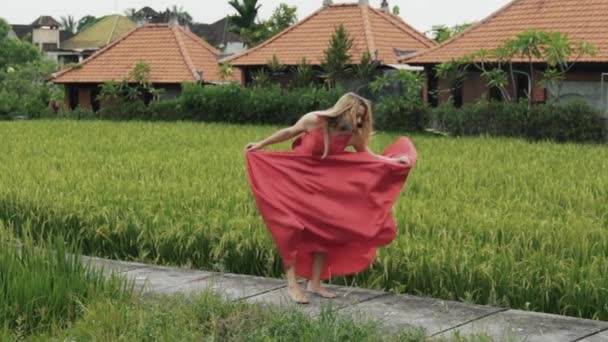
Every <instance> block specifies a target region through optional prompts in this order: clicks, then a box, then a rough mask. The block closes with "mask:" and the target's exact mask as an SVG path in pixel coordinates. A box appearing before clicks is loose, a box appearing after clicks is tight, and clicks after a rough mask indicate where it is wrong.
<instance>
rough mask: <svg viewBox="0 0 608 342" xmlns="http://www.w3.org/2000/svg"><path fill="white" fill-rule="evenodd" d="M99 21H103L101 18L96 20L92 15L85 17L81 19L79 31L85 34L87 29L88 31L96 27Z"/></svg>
mask: <svg viewBox="0 0 608 342" xmlns="http://www.w3.org/2000/svg"><path fill="white" fill-rule="evenodd" d="M99 20H101V19H100V18H96V17H94V16H92V15H87V16H84V17H82V18H80V20H78V26H77V28H76V29H77V31H78V32H79V33H80V32H83V31H85V30H86V29H88V28H89V27H91V26H93V25H95V24H96V23H97V22H98V21H99Z"/></svg>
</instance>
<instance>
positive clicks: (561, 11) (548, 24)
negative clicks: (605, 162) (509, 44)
mask: <svg viewBox="0 0 608 342" xmlns="http://www.w3.org/2000/svg"><path fill="white" fill-rule="evenodd" d="M607 21H608V1H603V0H601V1H579V0H550V1H547V0H514V1H512V2H510V3H509V4H507V5H506V6H504V7H503V8H501V9H499V10H498V11H496V12H495V13H493V14H491V15H490V16H489V17H487V18H486V19H484V20H482V21H481V22H479V23H477V24H476V25H473V26H472V27H470V28H469V29H467V30H466V31H464V32H462V33H461V34H459V35H457V36H455V37H453V38H452V39H450V40H448V41H446V42H444V43H442V44H440V45H438V46H436V47H433V48H432V49H429V50H427V51H423V52H420V53H418V54H416V55H413V56H407V57H405V58H402V59H401V62H402V63H407V64H409V65H417V66H423V67H424V69H425V73H426V75H427V80H428V87H427V88H428V91H429V94H427V95H428V96H427V97H428V99H429V101H430V102H431V103H433V104H438V103H442V102H445V101H447V98H448V97H449V96H452V98H453V99H454V102H455V103H456V104H466V103H471V102H474V101H476V100H479V99H489V98H496V93H495V92H494V94H493V89H491V88H490V87H488V85H487V84H486V83H485V82H484V81H483V80H482V78H481V77H480V72H479V71H478V70H476V69H475V70H473V69H469V70H468V71H467V74H466V77H465V79H464V81H463V83H462V84H461V86H460V87H457V88H456V89H452V90H450V88H451V87H450V84H449V82H448V81H447V80H444V79H438V78H437V76H436V73H435V70H434V69H435V67H436V66H437V65H438V64H440V63H443V62H448V61H451V60H453V59H457V58H460V57H463V56H467V55H470V54H472V53H474V52H476V51H478V50H480V49H486V50H492V49H495V48H497V47H499V46H501V45H503V44H504V42H505V41H507V40H509V39H512V38H514V37H515V36H516V35H517V34H519V33H522V32H525V31H529V30H541V31H547V32H561V33H563V34H566V35H568V36H569V37H570V39H572V40H574V41H581V40H582V41H586V42H589V43H591V44H593V45H595V47H596V48H597V49H598V51H597V54H596V55H595V56H583V57H582V58H581V59H580V60H578V62H577V64H575V66H574V68H573V69H572V70H571V71H570V72H569V73H568V74H567V75H566V80H565V82H564V85H563V90H562V98H563V99H565V98H572V97H580V98H584V99H586V100H587V101H588V102H589V103H590V104H592V105H593V106H595V107H596V108H598V109H601V110H604V111H606V89H608V25H606V22H607ZM571 59H575V57H574V56H572V57H571ZM514 62H515V63H514V66H515V69H517V70H520V71H523V72H527V70H529V67H528V65H527V61H524V60H514ZM536 62H537V63H536V64H537V68H538V69H539V71H540V70H541V69H542V68H543V66H544V65H545V61H542V60H540V61H536ZM523 72H522V73H518V74H517V77H516V78H515V82H513V81H510V85H509V87H508V88H509V91H510V92H511V94H510V95H511V96H513V97H522V96H526V93H527V88H528V78H527V76H526V75H525V74H524V73H523ZM528 74H529V73H528ZM532 77H533V78H534V79H536V80H538V75H537V74H535V75H532ZM513 83H515V84H513ZM534 83H536V82H534ZM513 93H515V94H513ZM433 94H439V95H433ZM532 95H533V99H534V100H535V101H539V102H543V101H544V100H545V98H546V96H547V89H544V88H542V87H541V85H539V84H537V83H536V85H535V88H534V89H533V94H532Z"/></svg>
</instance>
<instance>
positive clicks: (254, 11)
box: [228, 0, 262, 34]
mask: <svg viewBox="0 0 608 342" xmlns="http://www.w3.org/2000/svg"><path fill="white" fill-rule="evenodd" d="M228 4H229V5H230V6H232V8H234V9H235V10H236V12H237V14H236V15H231V16H229V17H228V20H229V22H230V26H231V27H230V31H232V32H234V33H237V34H240V33H241V30H242V29H253V28H254V26H255V25H256V22H255V21H256V19H257V17H258V11H259V9H260V7H262V5H258V0H242V2H241V0H230V1H228Z"/></svg>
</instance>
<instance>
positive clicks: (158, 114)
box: [148, 98, 192, 121]
mask: <svg viewBox="0 0 608 342" xmlns="http://www.w3.org/2000/svg"><path fill="white" fill-rule="evenodd" d="M148 113H149V119H150V120H155V121H156V120H157V121H171V120H190V119H192V116H191V115H190V114H189V113H187V112H186V111H184V109H183V106H182V101H181V100H180V99H178V98H175V99H166V100H160V101H153V102H151V103H150V105H149V106H148Z"/></svg>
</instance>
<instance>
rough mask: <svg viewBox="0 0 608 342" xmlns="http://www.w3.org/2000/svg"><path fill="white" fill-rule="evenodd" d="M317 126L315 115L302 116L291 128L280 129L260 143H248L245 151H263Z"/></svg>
mask: <svg viewBox="0 0 608 342" xmlns="http://www.w3.org/2000/svg"><path fill="white" fill-rule="evenodd" d="M318 124H319V121H318V120H317V116H316V114H315V113H308V114H306V115H304V116H302V117H301V118H300V120H298V122H296V124H295V125H293V126H291V127H287V128H283V129H280V130H278V131H276V132H274V133H273V134H272V135H270V136H269V137H268V138H266V139H264V140H262V141H260V142H256V143H249V144H247V146H246V147H245V149H246V150H247V151H256V150H260V149H263V148H264V147H266V146H270V145H274V144H278V143H280V142H283V141H286V140H289V139H291V138H293V137H295V136H296V135H298V134H300V133H302V132H305V131H308V130H310V129H311V128H313V127H315V126H316V125H318Z"/></svg>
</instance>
